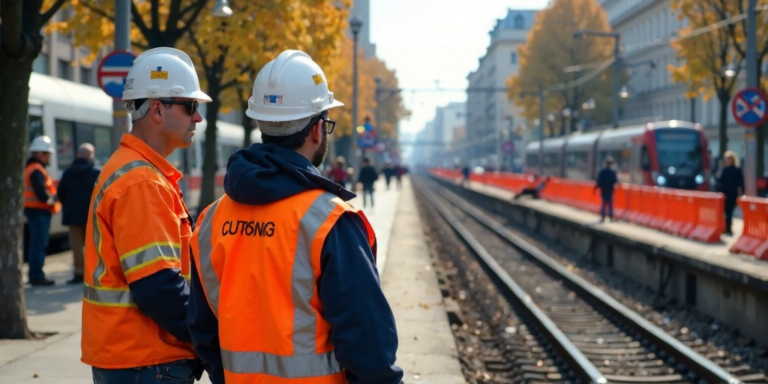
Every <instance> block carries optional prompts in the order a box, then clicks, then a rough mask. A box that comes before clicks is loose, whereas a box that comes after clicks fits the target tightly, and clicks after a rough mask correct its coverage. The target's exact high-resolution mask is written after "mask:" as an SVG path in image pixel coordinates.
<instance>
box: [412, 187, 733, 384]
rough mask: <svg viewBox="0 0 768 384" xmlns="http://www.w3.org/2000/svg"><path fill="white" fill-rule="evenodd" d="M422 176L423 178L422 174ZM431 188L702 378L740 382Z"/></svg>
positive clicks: (456, 199)
mask: <svg viewBox="0 0 768 384" xmlns="http://www.w3.org/2000/svg"><path fill="white" fill-rule="evenodd" d="M421 180H424V179H423V178H422V179H421ZM425 184H427V185H429V187H430V188H433V189H434V190H435V192H436V193H437V194H439V195H440V196H442V197H443V198H444V199H446V200H447V201H449V202H450V203H451V204H453V205H455V206H456V207H457V208H459V209H461V210H462V211H464V212H465V213H466V214H467V215H469V216H471V217H472V218H474V219H475V220H476V221H477V222H478V223H480V224H482V225H483V226H485V227H486V228H488V229H490V230H491V231H493V232H494V233H496V234H497V235H498V236H499V237H501V238H503V239H504V240H506V241H507V242H508V243H509V244H511V245H512V246H514V247H515V248H517V249H518V250H520V251H521V252H523V253H525V254H527V255H529V256H530V257H532V258H533V259H534V260H535V261H537V262H538V263H539V264H540V265H542V266H544V267H545V268H546V269H548V270H549V271H551V272H553V273H555V274H556V275H558V276H560V277H562V278H563V280H564V281H565V282H566V283H568V285H570V286H571V287H572V288H574V289H575V290H577V291H579V292H580V293H582V294H583V295H585V296H586V297H588V298H589V299H591V300H592V301H593V302H596V303H598V305H600V306H601V307H602V308H603V309H605V310H607V311H608V312H610V313H612V314H613V315H614V316H617V317H618V318H620V319H621V320H623V321H624V322H626V323H628V324H629V325H630V326H631V327H632V328H634V329H635V330H637V331H638V332H640V333H641V334H642V335H643V336H645V337H646V338H648V339H649V340H650V341H651V342H653V343H654V344H656V345H657V346H660V347H662V348H663V349H664V350H665V351H666V352H667V353H669V354H670V355H671V356H674V357H675V358H676V359H677V360H678V361H680V362H682V363H684V364H685V365H686V366H687V368H689V369H691V370H692V371H693V372H695V373H696V374H697V375H698V376H699V377H700V378H702V379H704V380H706V381H707V382H709V383H728V384H741V383H742V381H741V380H739V379H738V378H736V377H734V376H733V375H731V374H730V373H729V372H728V371H726V370H725V369H723V368H722V367H720V366H719V365H717V364H715V363H714V362H712V361H711V360H709V359H707V358H706V357H704V356H702V355H701V354H699V353H697V352H696V351H694V350H692V349H691V348H689V347H688V346H686V345H685V344H683V343H682V342H680V341H679V340H677V339H675V338H674V337H672V336H670V335H669V334H667V333H666V332H665V331H664V330H663V329H661V328H659V327H658V326H656V325H655V324H653V323H651V322H650V321H648V320H646V319H644V318H643V317H642V316H641V315H640V314H638V313H637V312H635V311H633V310H631V309H629V308H627V307H626V306H624V305H623V304H621V303H619V302H618V301H617V300H616V299H614V298H613V297H611V296H610V295H609V294H607V293H605V292H604V291H603V290H601V289H600V288H598V287H596V286H595V285H593V284H592V283H590V282H588V281H586V280H585V279H583V278H582V277H581V276H578V275H577V274H575V273H573V272H571V271H569V270H568V269H567V268H566V267H564V266H563V265H562V264H560V263H559V262H557V261H556V260H554V259H553V258H551V257H549V256H548V255H547V254H546V253H544V252H543V251H541V250H540V249H538V248H536V247H535V246H533V245H532V244H531V243H529V242H528V241H526V240H525V239H523V238H521V237H520V236H517V235H516V234H514V233H513V232H512V231H510V230H509V229H507V228H506V227H505V226H504V225H502V224H500V223H499V222H497V221H496V220H494V219H492V218H491V217H488V216H487V215H486V214H484V213H483V212H481V211H480V210H478V209H477V208H475V207H473V206H472V205H471V204H469V203H468V202H466V201H465V200H464V199H462V198H460V197H459V196H457V195H455V194H454V193H453V192H450V191H448V190H447V189H446V188H444V187H441V186H436V183H435V182H434V181H432V180H430V181H427V182H425Z"/></svg>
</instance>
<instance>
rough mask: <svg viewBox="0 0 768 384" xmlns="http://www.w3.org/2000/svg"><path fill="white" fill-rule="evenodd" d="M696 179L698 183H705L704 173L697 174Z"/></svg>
mask: <svg viewBox="0 0 768 384" xmlns="http://www.w3.org/2000/svg"><path fill="white" fill-rule="evenodd" d="M694 180H696V184H703V183H704V175H702V174H698V175H696V178H695V179H694Z"/></svg>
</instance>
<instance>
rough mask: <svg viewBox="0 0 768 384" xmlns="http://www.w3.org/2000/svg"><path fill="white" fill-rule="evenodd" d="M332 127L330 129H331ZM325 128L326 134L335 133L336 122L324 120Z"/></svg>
mask: <svg viewBox="0 0 768 384" xmlns="http://www.w3.org/2000/svg"><path fill="white" fill-rule="evenodd" d="M329 127H330V128H329ZM323 128H325V133H327V134H329V135H330V134H331V133H333V130H334V129H336V122H335V121H333V120H328V119H325V118H324V119H323Z"/></svg>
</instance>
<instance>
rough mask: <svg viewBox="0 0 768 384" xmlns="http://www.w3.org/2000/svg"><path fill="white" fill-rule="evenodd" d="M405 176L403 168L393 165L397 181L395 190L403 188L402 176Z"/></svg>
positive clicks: (399, 165)
mask: <svg viewBox="0 0 768 384" xmlns="http://www.w3.org/2000/svg"><path fill="white" fill-rule="evenodd" d="M405 174H406V171H405V167H403V166H402V165H401V164H397V165H395V180H396V181H397V189H401V188H402V187H403V176H404V175H405Z"/></svg>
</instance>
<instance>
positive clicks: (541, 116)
mask: <svg viewBox="0 0 768 384" xmlns="http://www.w3.org/2000/svg"><path fill="white" fill-rule="evenodd" d="M525 96H534V97H538V98H539V175H544V100H545V99H544V85H543V84H539V90H538V91H536V92H521V93H520V97H525Z"/></svg>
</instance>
